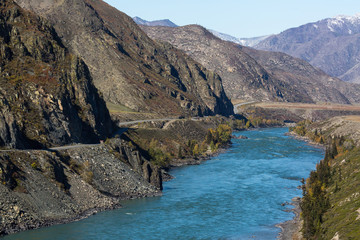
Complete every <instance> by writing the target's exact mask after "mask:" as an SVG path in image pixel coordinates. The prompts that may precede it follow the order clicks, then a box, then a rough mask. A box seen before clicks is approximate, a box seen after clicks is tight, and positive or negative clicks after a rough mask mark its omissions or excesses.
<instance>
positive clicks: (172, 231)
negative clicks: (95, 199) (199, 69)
mask: <svg viewBox="0 0 360 240" xmlns="http://www.w3.org/2000/svg"><path fill="white" fill-rule="evenodd" d="M285 132H287V129H285V128H275V129H261V130H257V131H248V132H241V135H245V136H247V137H248V139H246V140H244V139H233V145H232V147H231V148H230V149H229V150H228V151H227V152H225V153H222V154H220V155H219V156H217V157H215V158H213V159H212V160H209V161H207V162H204V163H203V164H201V165H198V166H189V167H183V168H178V169H175V170H174V171H172V172H171V173H172V174H173V175H174V176H175V177H176V178H175V179H173V180H171V181H169V182H165V183H164V195H163V196H162V197H155V198H148V199H138V200H132V201H126V202H124V204H123V205H124V208H122V209H118V210H114V211H108V212H103V213H100V214H97V215H95V216H92V217H90V218H88V219H85V220H83V221H79V222H75V223H70V224H65V225H59V226H53V227H50V228H44V229H40V230H35V231H28V232H24V233H20V234H15V235H12V236H8V237H6V238H5V239H7V240H8V239H37V240H41V239H55V240H56V239H266V240H268V239H275V238H276V236H277V234H278V232H279V229H278V228H276V227H275V224H277V223H280V222H283V221H286V220H289V219H291V218H292V217H293V215H292V213H288V212H285V211H284V210H287V209H288V207H287V206H282V203H285V202H290V201H291V199H292V198H293V197H295V196H300V195H301V191H300V190H298V189H297V187H298V186H299V185H300V182H299V180H300V179H301V178H304V177H307V176H308V174H309V172H310V171H311V170H313V169H314V168H315V164H316V163H317V162H318V161H319V160H320V159H321V158H322V156H323V151H322V150H321V149H317V148H314V147H311V146H308V145H306V143H304V142H301V141H299V140H296V139H293V138H291V137H288V136H285V135H284V134H285ZM235 135H240V133H235Z"/></svg>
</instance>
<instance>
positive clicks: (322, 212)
mask: <svg viewBox="0 0 360 240" xmlns="http://www.w3.org/2000/svg"><path fill="white" fill-rule="evenodd" d="M292 130H293V131H294V132H296V133H298V134H299V135H302V136H306V137H308V138H310V139H311V140H313V141H315V142H318V143H325V142H326V153H325V158H324V159H323V160H322V161H321V162H320V163H319V164H318V165H317V166H316V171H313V172H311V174H310V177H309V178H308V179H307V180H306V183H305V181H304V182H303V183H304V185H303V199H302V202H301V204H300V205H301V209H302V214H301V216H302V219H303V221H304V224H303V229H302V231H303V235H304V237H305V238H306V239H332V238H333V237H334V236H335V235H337V234H338V235H339V237H340V239H358V237H359V236H360V185H359V182H360V148H358V147H356V146H354V143H353V141H352V140H349V139H346V137H336V136H331V134H330V131H327V132H326V133H323V132H321V131H320V130H319V129H316V128H312V125H310V122H309V121H307V122H302V123H300V124H299V125H298V126H297V127H295V128H293V129H292Z"/></svg>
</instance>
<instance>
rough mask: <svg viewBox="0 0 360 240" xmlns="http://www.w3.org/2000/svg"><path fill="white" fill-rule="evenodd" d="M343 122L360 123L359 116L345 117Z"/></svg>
mask: <svg viewBox="0 0 360 240" xmlns="http://www.w3.org/2000/svg"><path fill="white" fill-rule="evenodd" d="M345 120H348V121H352V122H360V116H355V115H352V116H346V117H345Z"/></svg>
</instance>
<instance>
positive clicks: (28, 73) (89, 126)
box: [0, 1, 112, 148]
mask: <svg viewBox="0 0 360 240" xmlns="http://www.w3.org/2000/svg"><path fill="white" fill-rule="evenodd" d="M1 3H2V5H1V8H0V11H1V16H0V27H1V29H2V30H1V32H0V43H1V49H0V56H1V61H0V67H1V68H0V69H1V70H0V83H1V84H0V109H1V110H0V147H7V148H43V147H49V146H56V145H64V144H69V143H73V142H83V143H89V142H99V139H104V138H106V137H107V136H109V135H110V134H111V133H112V123H111V120H110V116H109V112H108V110H107V108H106V106H105V102H104V101H103V99H102V98H101V97H100V96H99V94H98V91H97V89H96V88H95V87H94V85H93V83H92V78H91V75H90V72H89V70H88V68H87V66H86V65H85V63H84V62H83V61H82V60H81V59H80V58H78V57H76V56H75V55H73V54H70V53H69V51H68V50H67V49H66V48H65V47H64V46H63V44H62V42H61V40H60V39H59V37H58V35H57V34H56V32H55V30H54V29H53V28H52V26H51V25H50V24H49V23H48V22H47V21H46V20H44V19H41V18H39V17H38V16H36V15H34V14H32V13H30V12H27V11H24V10H22V9H20V8H19V7H18V6H17V5H15V4H14V3H13V1H1Z"/></svg>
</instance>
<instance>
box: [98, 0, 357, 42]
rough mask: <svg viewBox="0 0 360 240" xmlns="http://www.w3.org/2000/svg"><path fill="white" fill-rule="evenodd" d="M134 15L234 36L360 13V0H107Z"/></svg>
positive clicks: (279, 29)
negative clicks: (194, 25) (166, 20)
mask: <svg viewBox="0 0 360 240" xmlns="http://www.w3.org/2000/svg"><path fill="white" fill-rule="evenodd" d="M104 1H105V2H107V3H108V4H110V5H112V6H114V7H116V8H117V9H119V10H120V11H122V12H124V13H126V14H127V15H129V16H131V17H135V16H138V17H141V18H142V19H145V20H148V21H152V20H159V19H170V20H171V21H172V22H174V23H175V24H177V25H180V26H183V25H188V24H199V25H202V26H204V27H206V28H208V29H212V30H216V31H219V32H222V33H226V34H230V35H232V36H235V37H239V38H242V37H245V38H248V37H258V36H264V35H269V34H277V33H280V32H282V31H284V30H286V29H289V28H292V27H298V26H300V25H303V24H306V23H309V22H316V21H318V20H321V19H324V18H329V17H335V16H337V15H355V14H356V13H360V1H359V0H177V1H175V0H104Z"/></svg>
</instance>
